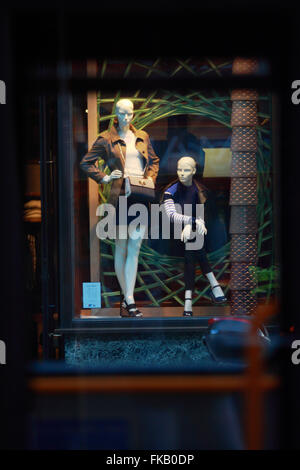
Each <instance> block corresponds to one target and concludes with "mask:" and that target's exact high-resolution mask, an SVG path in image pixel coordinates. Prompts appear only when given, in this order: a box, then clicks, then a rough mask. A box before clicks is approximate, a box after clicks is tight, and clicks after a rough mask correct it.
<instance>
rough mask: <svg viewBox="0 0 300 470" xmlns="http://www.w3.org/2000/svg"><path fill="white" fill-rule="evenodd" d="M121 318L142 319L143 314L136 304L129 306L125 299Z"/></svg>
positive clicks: (122, 303) (121, 309) (121, 308)
mask: <svg viewBox="0 0 300 470" xmlns="http://www.w3.org/2000/svg"><path fill="white" fill-rule="evenodd" d="M120 316H121V317H123V318H124V317H125V318H126V317H127V318H134V317H137V318H141V317H142V316H143V314H142V312H141V311H140V310H139V309H138V308H136V305H135V304H130V305H127V303H126V300H125V299H123V301H122V302H121V306H120Z"/></svg>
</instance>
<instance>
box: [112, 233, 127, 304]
mask: <svg viewBox="0 0 300 470" xmlns="http://www.w3.org/2000/svg"><path fill="white" fill-rule="evenodd" d="M126 255H127V240H120V239H119V238H116V241H115V259H114V264H115V272H116V275H117V278H118V281H119V284H120V287H121V291H122V292H123V294H124V292H125V272H124V268H125V261H126ZM122 292H121V295H122Z"/></svg>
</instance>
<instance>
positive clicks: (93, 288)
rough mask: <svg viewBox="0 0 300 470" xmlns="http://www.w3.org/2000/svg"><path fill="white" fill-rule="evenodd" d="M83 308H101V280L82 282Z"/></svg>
mask: <svg viewBox="0 0 300 470" xmlns="http://www.w3.org/2000/svg"><path fill="white" fill-rule="evenodd" d="M82 303H83V308H101V282H83V283H82Z"/></svg>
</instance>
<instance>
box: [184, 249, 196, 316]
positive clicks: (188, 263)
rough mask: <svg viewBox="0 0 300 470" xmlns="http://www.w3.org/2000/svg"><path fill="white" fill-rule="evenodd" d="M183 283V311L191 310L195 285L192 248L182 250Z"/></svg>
mask: <svg viewBox="0 0 300 470" xmlns="http://www.w3.org/2000/svg"><path fill="white" fill-rule="evenodd" d="M184 283H185V300H184V311H185V312H192V311H193V307H192V296H193V290H194V287H195V253H194V251H193V250H185V252H184Z"/></svg>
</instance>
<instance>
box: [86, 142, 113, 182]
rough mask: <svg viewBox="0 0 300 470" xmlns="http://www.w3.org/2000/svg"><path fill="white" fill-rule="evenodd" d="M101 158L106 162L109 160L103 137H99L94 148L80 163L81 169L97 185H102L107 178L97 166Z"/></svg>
mask: <svg viewBox="0 0 300 470" xmlns="http://www.w3.org/2000/svg"><path fill="white" fill-rule="evenodd" d="M99 158H102V159H103V160H104V161H105V162H106V160H107V151H106V146H105V142H104V140H103V138H102V137H98V139H97V140H96V141H95V142H94V144H93V146H92V148H91V149H90V150H89V152H88V153H87V154H86V155H85V156H84V157H83V159H82V160H81V162H80V168H81V169H82V170H83V171H84V172H85V173H86V174H87V175H88V176H89V177H90V178H92V179H93V180H95V181H96V182H97V183H101V181H102V180H103V178H104V177H105V176H107V175H106V174H105V173H103V172H102V171H100V170H99V168H98V166H97V165H96V163H97V162H98V159H99Z"/></svg>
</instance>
